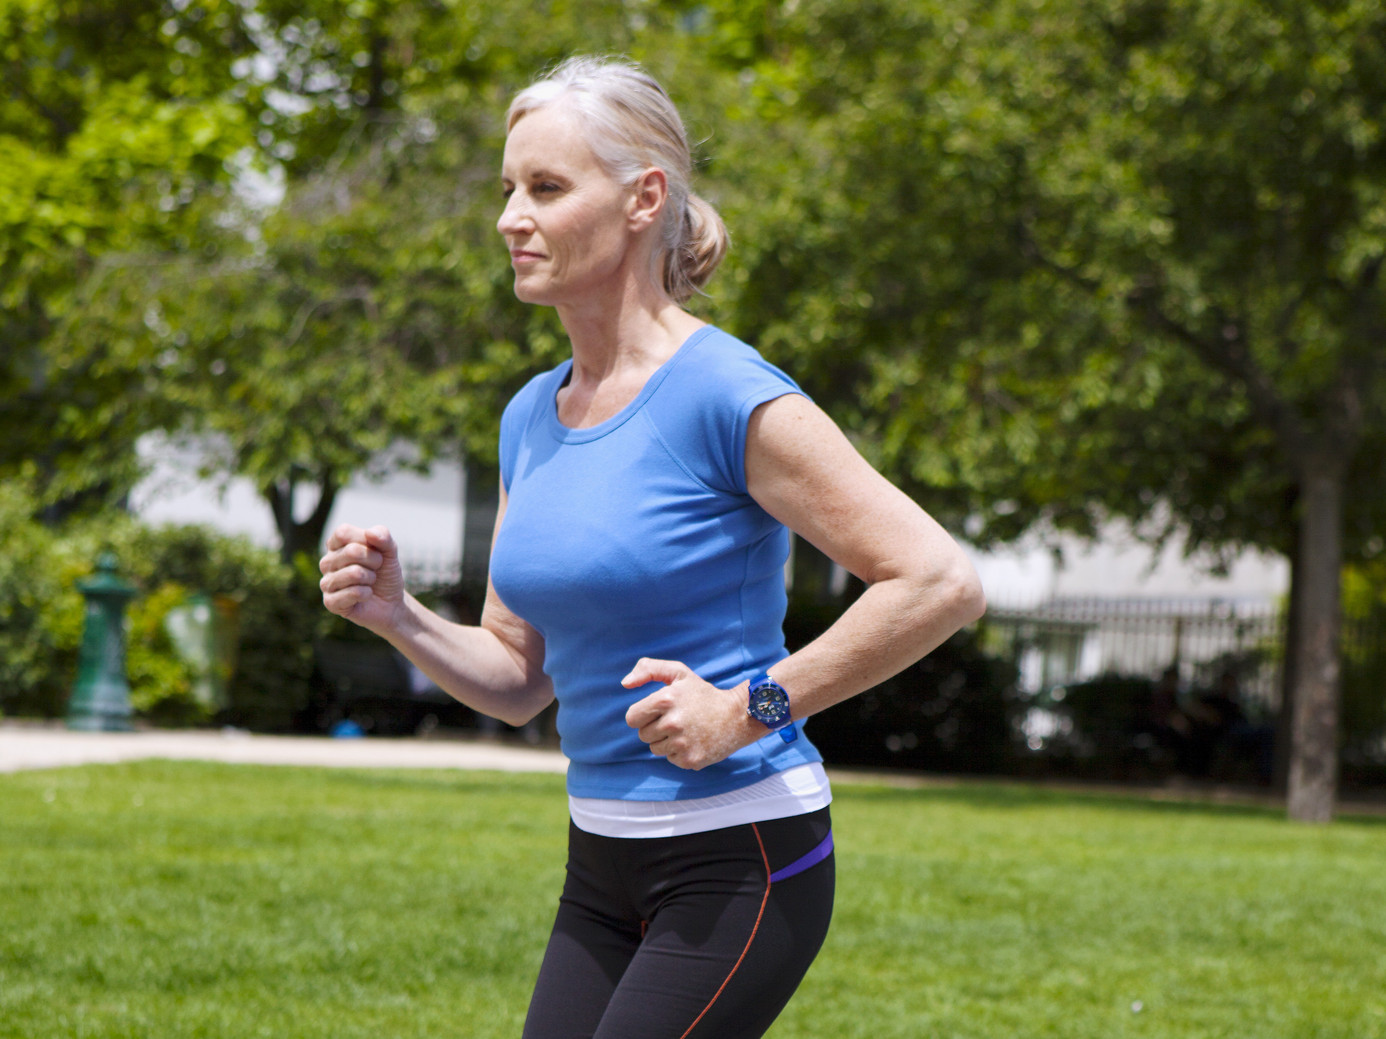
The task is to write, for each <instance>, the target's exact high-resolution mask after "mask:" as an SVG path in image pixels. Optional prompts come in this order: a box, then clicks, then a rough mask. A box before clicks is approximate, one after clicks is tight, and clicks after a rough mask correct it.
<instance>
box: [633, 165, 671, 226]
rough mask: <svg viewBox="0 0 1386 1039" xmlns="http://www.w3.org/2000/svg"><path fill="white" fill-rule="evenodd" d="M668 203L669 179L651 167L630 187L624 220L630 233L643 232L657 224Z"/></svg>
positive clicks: (655, 167)
mask: <svg viewBox="0 0 1386 1039" xmlns="http://www.w3.org/2000/svg"><path fill="white" fill-rule="evenodd" d="M668 201H669V178H668V177H667V176H665V173H664V171H663V170H662V169H660V168H659V167H657V166H651V167H650V168H649V169H647V170H646V171H645V172H644V173H642V174H640V176H639V177H638V178H636V181H635V183H634V184H633V185H632V187H631V195H630V202H629V203H628V205H627V207H626V220H627V222H628V224H629V226H630V228H631V230H632V231H643V230H644V229H645V228H647V227H650V226H651V225H653V224H655V223H657V222H658V221H659V218H660V214H661V213H663V212H664V205H665V203H666V202H668Z"/></svg>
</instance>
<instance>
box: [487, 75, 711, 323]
mask: <svg viewBox="0 0 1386 1039" xmlns="http://www.w3.org/2000/svg"><path fill="white" fill-rule="evenodd" d="M560 100H561V101H562V102H563V103H564V104H565V105H568V106H569V107H570V108H572V110H573V111H574V112H576V113H577V115H578V117H579V118H580V119H581V120H582V123H583V128H584V129H585V130H586V138H587V144H588V146H589V147H590V148H591V149H592V153H593V154H594V155H595V156H596V157H597V161H598V162H600V163H601V164H602V167H603V168H604V169H605V170H606V171H607V173H608V174H610V175H611V176H612V177H614V178H615V179H616V180H617V181H619V182H620V183H622V184H625V185H630V184H634V183H635V181H636V179H637V178H638V177H639V176H640V175H641V174H642V173H644V172H645V171H646V170H647V169H649V168H651V167H657V168H659V169H661V170H663V171H664V175H665V177H666V179H667V181H668V185H669V198H668V201H667V203H666V204H665V207H664V223H663V226H662V228H661V231H662V235H663V245H664V248H663V251H662V252H661V253H659V254H658V258H659V259H661V260H662V261H663V282H664V291H665V292H667V293H668V294H669V295H670V297H672V298H673V299H674V300H675V301H677V302H678V303H684V302H686V301H687V300H688V299H690V298H691V297H692V296H693V295H695V294H696V293H698V292H699V291H701V289H702V287H703V286H704V285H705V284H707V281H708V279H709V278H711V277H712V273H713V271H715V270H716V269H717V265H718V264H719V263H721V262H722V257H723V256H725V255H726V252H727V229H726V226H725V225H724V224H723V223H722V218H721V217H720V216H718V215H717V210H716V209H714V208H713V207H712V206H711V205H710V204H709V203H708V202H707V201H705V200H704V199H701V198H699V197H698V196H697V195H695V194H693V191H692V189H691V188H690V182H691V180H692V175H693V159H692V154H691V152H690V150H689V147H688V135H687V133H686V132H685V131H684V128H683V120H682V119H680V118H679V113H678V109H677V108H675V107H674V102H673V101H671V100H670V99H669V95H668V94H667V93H665V91H664V88H663V87H661V86H660V85H659V83H657V82H656V81H655V80H654V78H653V77H652V76H650V75H649V73H647V72H645V71H644V69H642V68H641V67H640V66H639V65H636V64H635V63H634V62H630V61H625V60H623V59H620V58H594V57H573V58H569V59H568V60H566V61H564V62H563V63H562V64H561V65H558V66H557V67H556V68H554V69H553V70H552V71H550V72H548V73H546V74H545V75H543V76H541V77H540V78H539V79H538V80H537V81H535V82H534V83H533V84H532V85H530V86H528V87H526V88H525V89H524V90H522V91H520V93H519V94H517V95H516V96H515V100H514V101H512V102H511V103H510V110H509V111H508V112H507V113H506V117H505V129H506V132H507V133H508V132H509V131H510V130H512V129H514V127H515V124H516V123H518V122H519V121H520V120H521V119H523V118H524V117H525V116H526V115H528V114H529V113H530V112H533V111H536V110H537V109H540V108H544V107H546V106H548V105H551V104H554V103H556V102H559V101H560Z"/></svg>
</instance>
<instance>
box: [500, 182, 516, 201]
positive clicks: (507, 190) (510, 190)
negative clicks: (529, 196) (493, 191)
mask: <svg viewBox="0 0 1386 1039" xmlns="http://www.w3.org/2000/svg"><path fill="white" fill-rule="evenodd" d="M513 194H515V189H514V187H505V186H504V185H502V187H501V198H509V197H510V196H511V195H513Z"/></svg>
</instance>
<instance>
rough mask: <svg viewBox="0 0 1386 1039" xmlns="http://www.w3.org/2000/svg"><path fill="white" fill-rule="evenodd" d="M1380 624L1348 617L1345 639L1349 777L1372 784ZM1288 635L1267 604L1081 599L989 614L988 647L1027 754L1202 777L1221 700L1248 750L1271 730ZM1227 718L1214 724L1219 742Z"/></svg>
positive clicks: (1376, 770) (1385, 699)
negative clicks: (1202, 738)
mask: <svg viewBox="0 0 1386 1039" xmlns="http://www.w3.org/2000/svg"><path fill="white" fill-rule="evenodd" d="M1383 613H1384V611H1381V610H1376V611H1373V612H1372V613H1370V614H1368V615H1366V616H1357V617H1354V616H1349V617H1346V618H1344V622H1343V633H1342V657H1341V660H1342V671H1341V682H1342V743H1343V763H1344V768H1345V772H1347V773H1348V774H1349V775H1350V776H1355V777H1358V778H1361V779H1363V780H1368V781H1372V782H1376V781H1380V780H1381V779H1382V778H1386V615H1383ZM1285 630H1286V618H1285V615H1284V611H1283V609H1281V608H1280V606H1279V605H1278V604H1275V603H1268V602H1265V601H1247V600H1177V599H1164V600H1151V599H1115V598H1114V599H1101V598H1083V599H1063V600H1052V601H1049V602H1045V603H1041V604H1038V605H1035V606H1030V607H1013V606H1007V605H1005V604H1001V605H993V606H992V607H991V609H990V610H989V612H988V614H987V619H986V621H985V624H984V631H985V635H984V645H985V648H986V650H987V651H988V652H989V653H993V654H996V655H998V656H1000V657H1002V658H1004V659H1007V660H1009V661H1011V662H1012V663H1013V664H1014V666H1015V672H1016V693H1015V701H1014V704H1013V712H1012V718H1013V724H1014V726H1015V729H1016V731H1015V734H1014V735H1015V737H1016V739H1017V741H1018V743H1020V744H1021V745H1022V746H1025V747H1028V749H1029V750H1030V751H1032V752H1034V753H1036V754H1047V755H1058V756H1062V755H1064V754H1068V755H1071V756H1073V757H1075V758H1077V759H1084V758H1086V759H1089V760H1092V761H1093V762H1094V764H1098V763H1100V764H1101V765H1102V767H1108V768H1110V767H1112V766H1113V759H1114V758H1115V757H1118V756H1124V761H1125V764H1127V765H1130V764H1131V763H1132V762H1136V763H1138V764H1148V763H1150V762H1152V761H1156V760H1157V759H1159V758H1161V756H1162V755H1163V756H1164V757H1165V758H1166V759H1167V760H1165V761H1164V764H1165V765H1167V766H1169V767H1182V768H1185V769H1187V768H1190V767H1191V768H1193V769H1195V770H1198V769H1206V768H1207V767H1209V762H1208V760H1205V759H1201V758H1200V757H1199V755H1200V754H1202V753H1203V751H1202V750H1200V749H1199V748H1198V745H1197V739H1198V736H1199V733H1200V731H1202V730H1201V729H1200V726H1201V725H1202V724H1203V723H1204V722H1205V721H1207V719H1209V718H1210V712H1212V711H1217V710H1223V711H1226V710H1229V708H1228V705H1227V699H1228V698H1229V697H1230V698H1231V699H1232V700H1233V701H1234V702H1235V705H1236V706H1235V712H1236V714H1237V717H1238V718H1239V719H1240V720H1239V721H1238V723H1237V728H1236V729H1235V731H1236V732H1240V733H1243V734H1245V733H1249V732H1250V733H1254V740H1255V741H1256V743H1257V746H1260V747H1264V745H1265V744H1266V742H1267V741H1268V740H1269V739H1270V735H1269V734H1270V733H1272V732H1274V730H1275V729H1276V728H1277V723H1278V721H1279V715H1280V707H1281V691H1282V674H1283V669H1284V661H1285ZM1226 717H1227V716H1226V715H1224V719H1223V723H1218V722H1217V719H1216V718H1214V719H1213V722H1212V723H1211V724H1215V725H1216V727H1217V728H1218V731H1219V732H1221V733H1223V734H1224V735H1226V734H1227V733H1230V732H1233V731H1234V729H1233V726H1232V725H1231V724H1230V723H1226ZM1171 719H1174V725H1175V727H1174V728H1171V727H1170V720H1171ZM1181 725H1182V726H1183V730H1182V731H1180V729H1179V726H1181ZM1282 731H1283V730H1282ZM1191 746H1192V747H1193V748H1194V749H1193V751H1192V753H1193V755H1194V760H1192V761H1190V760H1189V759H1188V754H1189V753H1190V747H1191ZM1205 749H1206V748H1205ZM1254 754H1255V748H1254V747H1253V748H1252V756H1254ZM1181 755H1184V757H1183V758H1182V759H1181V757H1180V756H1181ZM1255 764H1256V763H1255V762H1254V761H1251V762H1249V763H1248V766H1249V767H1252V766H1254V765H1255ZM1261 764H1262V765H1264V760H1262V762H1261Z"/></svg>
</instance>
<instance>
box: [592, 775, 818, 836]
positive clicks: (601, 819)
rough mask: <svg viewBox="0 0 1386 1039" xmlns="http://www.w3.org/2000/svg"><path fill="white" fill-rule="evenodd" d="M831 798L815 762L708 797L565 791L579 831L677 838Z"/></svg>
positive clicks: (801, 811)
mask: <svg viewBox="0 0 1386 1039" xmlns="http://www.w3.org/2000/svg"><path fill="white" fill-rule="evenodd" d="M832 799H833V793H832V788H831V787H830V786H829V785H828V774H827V772H825V771H824V769H823V766H822V765H821V764H820V763H819V762H816V761H815V762H812V763H810V764H807V765H796V766H795V767H794V768H790V769H786V770H785V771H783V772H777V773H775V775H773V776H767V777H766V778H765V779H762V780H759V781H758V782H755V783H752V784H751V785H750V786H747V787H742V788H741V789H740V790H732V791H730V792H729V793H725V794H717V795H715V796H713V797H691V798H687V799H685V800H681V801H623V800H619V799H615V798H604V797H574V796H571V795H570V796H569V797H568V811H569V812H570V813H571V814H572V817H573V823H574V824H575V825H576V826H577V828H578V829H579V830H585V831H586V832H587V833H592V834H596V835H597V836H598V837H682V836H685V835H686V834H690V833H706V832H707V831H708V830H720V829H722V828H723V827H724V826H743V825H745V824H746V823H761V822H765V821H766V820H768V819H783V818H786V817H788V816H791V815H806V814H808V813H809V812H816V811H818V810H819V809H820V808H826V807H827V806H828V805H829V804H830V803H831V802H832Z"/></svg>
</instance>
